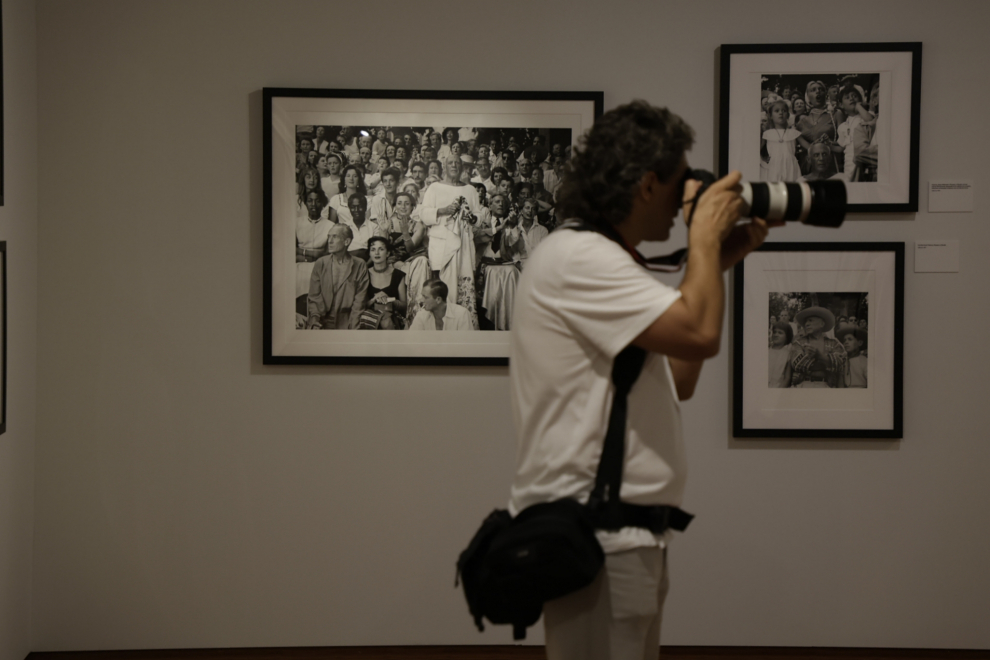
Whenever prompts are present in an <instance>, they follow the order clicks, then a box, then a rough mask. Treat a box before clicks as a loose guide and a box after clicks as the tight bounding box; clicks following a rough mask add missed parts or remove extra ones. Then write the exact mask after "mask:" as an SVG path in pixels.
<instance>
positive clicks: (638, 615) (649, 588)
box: [543, 547, 668, 660]
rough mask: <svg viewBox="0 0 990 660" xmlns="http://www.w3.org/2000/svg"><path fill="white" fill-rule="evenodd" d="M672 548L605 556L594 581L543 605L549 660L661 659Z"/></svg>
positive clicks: (649, 549) (637, 550)
mask: <svg viewBox="0 0 990 660" xmlns="http://www.w3.org/2000/svg"><path fill="white" fill-rule="evenodd" d="M667 588H668V581H667V552H666V550H663V549H660V548H658V547H653V548H636V549H634V550H629V551H626V552H618V553H615V554H611V555H606V556H605V568H603V569H602V571H601V572H600V573H599V574H598V577H596V578H595V581H594V582H592V583H591V584H590V585H588V586H587V587H585V588H584V589H581V590H580V591H576V592H574V593H572V594H568V595H567V596H564V597H563V598H558V599H557V600H552V601H550V602H548V603H545V604H544V605H543V625H544V628H545V630H546V642H547V658H548V659H549V660H646V659H648V660H656V659H657V658H658V657H659V656H660V620H661V617H662V614H663V601H664V598H666V596H667Z"/></svg>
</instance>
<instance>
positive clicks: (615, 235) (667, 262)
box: [558, 207, 694, 273]
mask: <svg viewBox="0 0 990 660" xmlns="http://www.w3.org/2000/svg"><path fill="white" fill-rule="evenodd" d="M691 211H692V213H691V216H692V217H693V216H694V207H692V208H691ZM688 222H689V223H690V218H689V219H688ZM558 229H572V230H574V231H593V232H595V233H598V234H601V235H602V236H604V237H605V238H607V239H609V240H610V241H613V242H615V243H618V244H619V245H621V246H622V249H623V250H625V251H626V252H628V253H629V256H631V257H632V258H633V261H635V262H636V263H637V264H639V265H640V266H642V267H643V268H646V269H647V270H652V271H655V272H658V273H676V272H679V271H680V270H681V269H682V268H684V264H685V263H687V255H688V249H687V248H681V249H679V250H674V251H673V252H671V253H670V254H665V255H663V256H660V257H649V258H647V257H644V256H643V255H642V254H640V252H639V250H637V249H636V248H634V247H633V246H631V245H629V244H628V243H626V239H624V238H622V234H620V233H619V232H618V231H616V229H615V227H613V226H612V225H610V224H608V223H607V222H601V223H595V222H588V221H587V220H581V219H579V218H573V219H571V220H568V221H566V222H565V223H564V224H562V225H560V226H559V227H558Z"/></svg>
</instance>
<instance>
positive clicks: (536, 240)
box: [502, 198, 550, 263]
mask: <svg viewBox="0 0 990 660" xmlns="http://www.w3.org/2000/svg"><path fill="white" fill-rule="evenodd" d="M537 209H538V206H537V201H536V200H535V199H532V198H530V199H526V200H524V201H523V204H522V208H521V209H520V210H519V217H518V219H516V218H513V219H510V220H509V221H508V222H507V223H506V224H507V228H506V230H505V232H504V233H503V236H502V258H506V257H511V258H512V260H513V261H518V262H521V263H525V262H526V260H527V259H529V257H530V255H531V254H533V250H535V249H536V246H538V245H539V244H540V241H542V240H543V239H544V238H546V237H547V236H548V235H549V234H550V232H549V231H548V230H547V228H546V227H544V226H543V225H541V224H540V223H538V222H537V221H536V213H537Z"/></svg>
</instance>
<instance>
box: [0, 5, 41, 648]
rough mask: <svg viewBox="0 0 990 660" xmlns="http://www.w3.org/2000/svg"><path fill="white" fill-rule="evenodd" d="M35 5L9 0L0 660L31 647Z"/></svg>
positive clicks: (1, 227) (0, 215)
mask: <svg viewBox="0 0 990 660" xmlns="http://www.w3.org/2000/svg"><path fill="white" fill-rule="evenodd" d="M36 45H37V44H36V40H35V11H34V0H5V1H4V3H3V69H4V71H3V86H4V89H3V113H4V118H3V119H4V129H5V130H4V154H3V157H4V175H5V181H4V193H5V195H4V202H5V203H4V205H3V206H0V241H6V242H7V297H8V300H7V356H8V358H7V359H8V364H7V432H6V433H4V434H3V435H0V660H21V659H22V658H23V657H24V656H25V655H27V653H28V652H29V651H30V650H31V565H32V555H31V552H32V537H33V526H34V465H35V461H34V450H35V428H36V424H35V420H36V418H37V405H36V390H37V339H36V335H37V329H38V326H37V319H38V202H37V200H38V158H37V156H38V133H37V124H38V105H37V100H38V94H37V56H36V50H35V49H36Z"/></svg>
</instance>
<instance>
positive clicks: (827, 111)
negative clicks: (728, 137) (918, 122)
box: [760, 73, 882, 182]
mask: <svg viewBox="0 0 990 660" xmlns="http://www.w3.org/2000/svg"><path fill="white" fill-rule="evenodd" d="M760 106H761V107H760V179H761V180H762V181H817V180H822V179H841V180H843V181H847V182H876V181H877V163H878V152H879V147H878V145H877V123H878V121H882V119H881V115H880V74H879V73H858V74H832V75H823V74H814V75H808V74H764V75H763V76H761V88H760Z"/></svg>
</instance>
